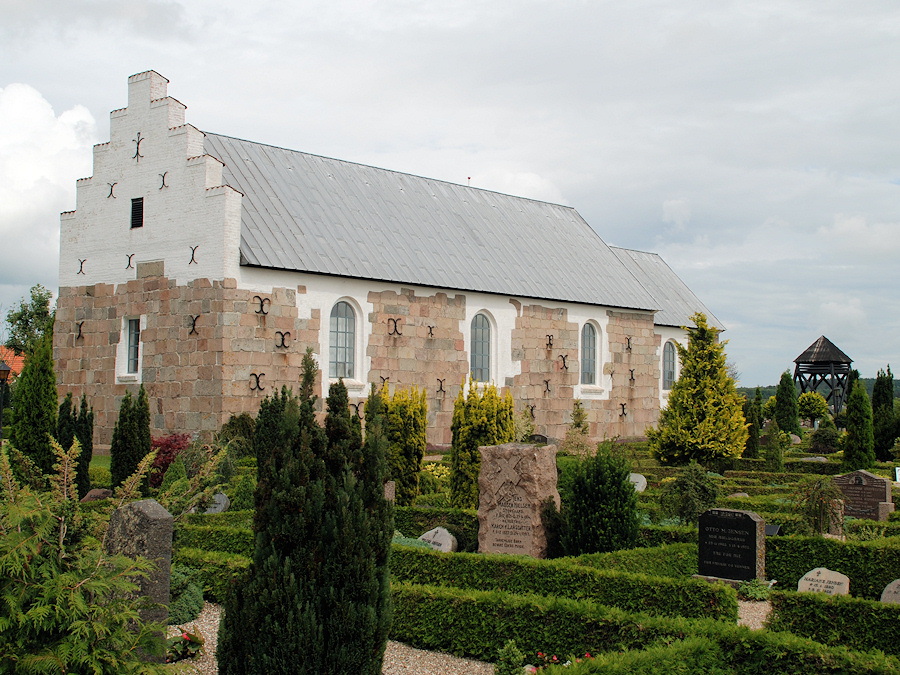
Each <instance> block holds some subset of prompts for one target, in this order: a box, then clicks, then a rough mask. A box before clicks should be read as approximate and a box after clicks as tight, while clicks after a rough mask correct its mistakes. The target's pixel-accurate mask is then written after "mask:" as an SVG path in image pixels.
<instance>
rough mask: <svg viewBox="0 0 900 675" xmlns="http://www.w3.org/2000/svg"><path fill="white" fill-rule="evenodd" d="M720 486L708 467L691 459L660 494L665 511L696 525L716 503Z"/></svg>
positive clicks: (684, 521) (661, 504) (682, 520)
mask: <svg viewBox="0 0 900 675" xmlns="http://www.w3.org/2000/svg"><path fill="white" fill-rule="evenodd" d="M718 498H719V487H718V485H717V483H716V481H715V480H714V479H713V478H711V477H710V476H709V474H708V473H707V471H706V469H704V468H703V467H702V466H700V465H699V464H698V463H697V462H695V461H694V460H691V462H690V464H688V465H687V466H686V467H685V469H684V471H683V472H682V473H681V475H680V476H678V477H677V478H676V479H675V480H674V481H673V482H671V483H669V484H668V485H667V486H666V487H665V489H664V490H663V492H662V494H661V495H660V506H661V508H662V511H663V513H665V514H666V515H669V516H674V517H676V518H678V519H679V520H681V522H682V523H684V524H685V525H688V524H692V525H696V524H697V522H698V521H699V520H700V514H702V513H703V512H704V511H707V510H708V509H711V508H713V507H714V506H715V505H716V500H717V499H718Z"/></svg>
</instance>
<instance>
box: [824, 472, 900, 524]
mask: <svg viewBox="0 0 900 675" xmlns="http://www.w3.org/2000/svg"><path fill="white" fill-rule="evenodd" d="M832 480H833V481H834V483H835V485H837V486H838V489H840V491H841V492H842V493H843V494H844V500H845V501H844V515H845V516H850V517H852V518H865V519H867V520H887V519H888V514H889V513H892V512H893V510H894V502H893V501H892V499H891V481H889V480H888V479H887V478H882V477H881V476H876V475H875V474H873V473H869V472H868V471H865V470H862V469H860V470H859V471H853V472H851V473H846V474H844V475H843V476H835V477H834V478H833V479H832Z"/></svg>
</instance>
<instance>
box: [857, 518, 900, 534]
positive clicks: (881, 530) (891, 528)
mask: <svg viewBox="0 0 900 675" xmlns="http://www.w3.org/2000/svg"><path fill="white" fill-rule="evenodd" d="M863 532H865V533H867V534H874V535H875V536H878V537H900V522H896V521H887V522H886V521H883V520H862V519H858V520H857V519H852V520H851V519H849V518H848V519H847V520H845V521H844V534H846V535H848V536H850V537H853V536H858V535H859V534H861V533H863Z"/></svg>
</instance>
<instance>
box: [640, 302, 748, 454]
mask: <svg viewBox="0 0 900 675" xmlns="http://www.w3.org/2000/svg"><path fill="white" fill-rule="evenodd" d="M691 321H693V322H694V324H695V325H696V326H697V327H696V328H694V329H691V330H690V333H689V335H688V346H687V348H686V349H685V348H684V347H682V346H681V345H679V344H678V343H676V344H675V346H676V348H677V349H678V358H679V359H680V361H681V375H680V376H679V378H678V380H677V381H676V382H675V384H673V385H672V390H671V391H670V392H669V400H668V403H667V405H666V407H665V408H664V409H663V410H662V412H661V413H660V416H659V424H658V425H657V427H656V428H655V429H654V428H652V427H651V428H648V429H647V438H648V439H649V441H650V449H651V451H652V453H653V455H654V457H656V458H657V459H658V460H659V461H661V462H662V463H664V464H687V463H688V462H690V461H691V460H692V459H693V460H696V461H697V462H699V463H701V464H704V463H708V462H710V461H714V460H717V459H722V458H726V457H740V456H741V453H742V452H743V451H744V446H745V445H746V443H747V422H746V420H745V419H744V413H743V410H742V404H743V397H741V396H740V395H738V393H737V390H736V389H735V384H734V380H733V379H732V378H731V377H729V376H728V370H727V368H726V365H725V344H726V343H725V342H719V338H718V333H719V331H718V330H717V329H716V328H714V327H712V326H710V325H709V324H708V323H707V321H706V315H704V314H702V313H697V314H694V316H692V317H691Z"/></svg>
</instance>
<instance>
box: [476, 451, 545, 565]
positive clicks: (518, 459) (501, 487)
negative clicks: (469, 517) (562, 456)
mask: <svg viewBox="0 0 900 675" xmlns="http://www.w3.org/2000/svg"><path fill="white" fill-rule="evenodd" d="M478 450H479V452H480V453H481V474H480V475H479V477H478V490H479V493H480V495H479V500H478V525H479V531H478V551H479V552H480V553H514V554H519V555H530V556H532V557H535V558H542V557H543V556H544V555H546V552H547V536H546V533H545V532H544V527H543V525H542V524H541V503H542V502H543V501H544V500H546V499H547V498H548V497H551V498H553V500H554V501H555V502H556V505H557V507H559V492H557V490H556V446H555V445H545V446H543V447H537V446H534V445H525V444H522V443H507V444H505V445H492V446H487V447H482V448H478Z"/></svg>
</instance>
